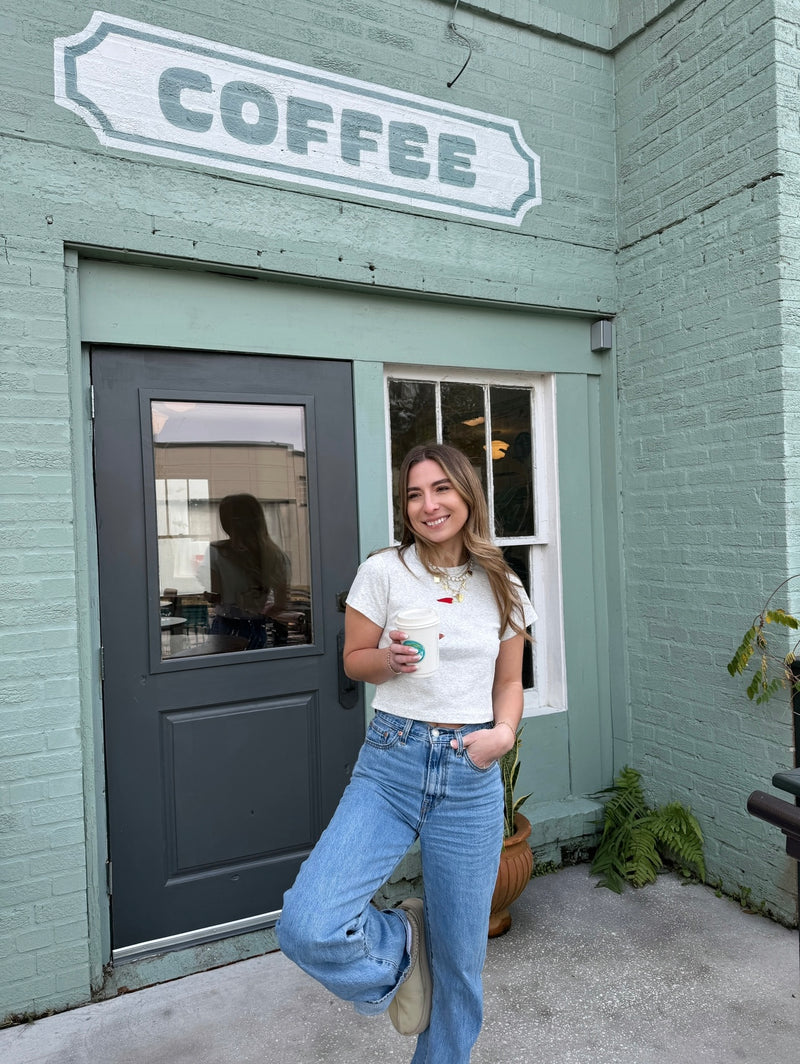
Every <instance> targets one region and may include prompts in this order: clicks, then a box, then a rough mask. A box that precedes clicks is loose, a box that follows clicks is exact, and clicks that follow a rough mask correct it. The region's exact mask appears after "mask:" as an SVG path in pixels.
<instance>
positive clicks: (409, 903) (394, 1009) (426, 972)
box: [389, 898, 433, 1034]
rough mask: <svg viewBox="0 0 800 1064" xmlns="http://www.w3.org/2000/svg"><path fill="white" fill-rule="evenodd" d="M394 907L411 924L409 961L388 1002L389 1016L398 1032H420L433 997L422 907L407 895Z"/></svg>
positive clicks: (418, 900) (415, 899) (427, 1016)
mask: <svg viewBox="0 0 800 1064" xmlns="http://www.w3.org/2000/svg"><path fill="white" fill-rule="evenodd" d="M398 907H399V908H400V909H402V910H403V911H404V912H405V914H406V916H407V917H408V922H409V924H410V925H411V960H410V962H409V968H408V974H407V975H406V978H405V979H404V980H403V982H402V983H401V984H400V986H399V988H398V990H397V993H396V994H395V995H394V997H393V998H392V1000H391V1002H390V1003H389V1019H390V1020H391V1021H392V1023H393V1024H394V1027H395V1029H396V1030H397V1031H399V1032H400V1034H422V1032H423V1031H424V1030H425V1029H426V1028H427V1026H428V1024H429V1023H430V1022H431V1000H432V998H433V983H432V980H431V969H430V965H429V964H428V950H427V947H426V944H425V907H424V905H423V903H422V901H421V899H420V898H407V899H406V901H403V902H401V903H400V905H399V906H398Z"/></svg>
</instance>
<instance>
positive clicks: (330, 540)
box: [92, 348, 363, 949]
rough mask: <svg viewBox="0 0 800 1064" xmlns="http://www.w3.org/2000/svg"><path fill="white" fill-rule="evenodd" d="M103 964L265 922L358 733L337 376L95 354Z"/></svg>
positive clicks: (343, 373)
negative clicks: (175, 939)
mask: <svg viewBox="0 0 800 1064" xmlns="http://www.w3.org/2000/svg"><path fill="white" fill-rule="evenodd" d="M92 380H93V384H94V389H95V409H96V421H95V478H96V492H97V515H98V545H99V562H100V620H101V632H102V640H103V647H104V691H103V697H104V714H105V738H106V764H107V776H108V803H109V832H110V848H111V858H112V863H113V895H112V917H113V919H112V929H113V945H114V948H115V949H116V948H121V947H127V946H131V945H135V944H138V943H142V942H147V941H152V940H154V939H159V938H164V937H168V936H171V935H175V934H181V933H186V932H194V931H199V930H201V929H203V928H211V927H216V926H218V925H221V924H226V923H229V922H233V921H236V920H241V919H244V918H251V917H258V916H259V915H261V914H271V913H274V912H275V911H276V910H278V909H279V908H280V906H281V899H282V895H283V891H284V890H285V889H286V888H287V887H288V886H289V885H290V883H291V882H292V880H293V878H294V876H295V874H296V872H297V869H298V868H299V865H300V863H301V862H302V860H303V859H304V857H305V856H306V854H307V853H308V851H309V849H310V847H311V846H312V845H313V843H314V841H315V840H316V839H317V838H318V836H319V834H320V833H321V831H322V828H323V827H324V825H325V823H327V820H328V819H329V818H330V816H331V814H332V812H333V810H334V808H335V805H336V802H337V801H338V798H339V796H340V795H341V792H342V790H343V788H344V786H345V785H346V782H347V779H348V777H349V773H350V770H351V768H352V764H353V761H354V758H355V756H356V754H357V750H358V745H359V743H360V740H361V737H362V734H363V713H362V710H361V703H360V697H359V693H354V692H352V691H342V690H341V687H342V684H341V675H340V668H339V663H338V660H337V657H338V655H337V642H338V641H339V637H340V634H341V630H342V628H343V621H344V618H343V615H342V613H341V612H340V610H339V605H338V601H337V594H338V592H340V591H342V590H344V589H346V588H347V587H348V586H349V583H350V581H351V579H352V577H353V575H354V573H355V569H356V566H357V561H358V559H357V546H356V544H357V534H356V527H355V521H356V500H355V472H354V468H355V457H354V447H353V432H352V423H353V417H352V383H351V374H350V367H349V365H348V364H346V363H342V362H325V361H321V360H314V361H312V360H299V359H298V360H295V359H287V358H272V357H262V356H239V355H206V354H199V353H191V352H174V351H169V352H167V351H152V350H134V349H120V348H95V349H94V350H93V351H92Z"/></svg>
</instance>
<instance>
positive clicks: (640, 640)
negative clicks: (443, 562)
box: [617, 0, 796, 920]
mask: <svg viewBox="0 0 800 1064" xmlns="http://www.w3.org/2000/svg"><path fill="white" fill-rule="evenodd" d="M774 14H775V12H774V4H773V3H771V2H768V0H764V2H762V3H753V2H752V0H703V2H698V0H686V2H684V3H680V4H677V5H674V6H672V7H671V8H670V9H669V10H668V11H667V12H666V13H665V14H664V15H663V17H662V18H660V19H659V20H657V21H655V22H654V23H652V24H651V25H650V26H649V27H648V28H646V29H645V30H644V31H643V32H642V33H641V34H640V35H639V36H637V37H636V38H634V39H632V40H631V41H630V42H629V43H628V44H625V45H624V46H623V47H622V48H621V49H620V51H619V52H618V54H617V104H618V113H619V133H618V145H617V151H618V159H619V170H618V174H619V187H618V196H619V239H620V245H621V252H620V258H619V275H618V276H619V283H620V317H619V319H618V335H619V336H620V337H621V345H620V351H619V352H618V357H619V395H620V410H621V418H620V440H621V465H622V493H623V511H624V532H623V536H624V541H623V553H624V558H625V573H626V589H627V594H626V607H627V631H626V638H627V645H628V652H629V682H630V698H631V715H632V720H633V735H634V756H633V761H634V764H636V765H637V766H638V767H639V768H641V769H642V770H643V772H644V775H645V782H646V785H647V789H648V792H649V793H650V795H651V796H652V797H653V798H654V799H656V800H659V801H665V800H668V799H673V798H677V799H680V800H683V801H685V802H687V803H689V804H690V805H691V806H692V808H693V809H694V810H695V812H696V813H697V815H698V817H699V819H700V821H701V825H702V827H703V829H704V831H705V834H706V841H707V856H708V865H709V872H710V875H711V877H712V878H718V879H720V880H721V881H722V882H723V884H724V887H725V889H726V890H730V891H732V892H736V891H738V890H739V889H740V887H742V886H744V885H746V886H748V887H750V888H751V889H752V896H753V898H754V899H756V900H759V901H761V900H765V901H766V902H767V904H768V906H769V907H770V908H771V909H772V910H773V911H774V912H776V913H777V914H779V915H781V916H782V917H783V918H785V919H790V920H791V919H794V917H795V905H796V902H795V893H796V880H795V876H796V871H795V866H794V863H793V862H791V861H789V859H788V858H787V857H786V856H785V854H784V852H783V849H784V848H783V844H782V837H781V836H780V835H779V834H778V833H777V831H776V830H775V829H772V828H769V827H768V826H767V825H765V824H763V823H761V822H760V821H756V820H754V819H753V818H752V817H750V816H749V815H748V814H747V813H746V811H745V800H746V798H747V795H748V794H749V793H750V791H751V790H754V789H756V788H768V787H769V783H770V780H771V777H772V774H773V772H775V771H776V770H777V769H780V768H786V767H789V766H790V765H791V764H792V757H793V753H792V749H791V746H792V742H791V733H790V726H789V720H790V715H789V707H788V701H787V700H786V699H778V700H776V701H775V702H773V703H770V704H769V705H768V706H765V707H756V706H754V705H753V704H752V703H750V702H748V700H747V698H746V697H745V695H744V692H743V689H742V685H741V684H740V683H735V682H734V681H732V680H731V679H730V678H729V677H728V674H727V671H726V670H725V668H724V666H725V663H726V662H727V660H728V659H729V657H730V655H731V652H732V650H733V648H734V647H735V646H736V645H737V644H738V641H739V639H740V637H741V635H742V634H743V632H744V629H745V628H746V627H747V626H748V624H749V623H750V619H751V618H752V617H753V615H754V614H755V613H756V612H757V611H758V609H759V608H760V605H761V603H762V601H763V599H764V598H765V597H766V594H767V593H768V592H769V591H770V590H771V589H772V588H773V587H774V586H775V584H777V583H778V582H779V581H780V580H781V579H782V578H783V577H784V576H785V575H786V574H787V566H788V564H789V553H790V552H789V546H790V541H789V532H788V529H787V516H788V509H787V504H788V500H789V492H790V490H791V487H792V480H793V479H794V480H795V481H796V468H795V469H794V470H792V469H791V467H790V465H789V464H788V463H787V462H786V461H785V460H784V453H783V448H784V435H783V434H784V426H785V422H786V417H787V405H788V404H790V403H792V401H794V404H795V406H796V399H793V394H792V393H791V392H788V391H787V389H786V383H787V382H786V374H785V366H784V365H783V358H784V357H785V355H786V351H785V348H784V347H783V345H784V343H785V340H786V327H787V320H786V316H785V313H784V311H783V309H782V303H781V299H782V291H781V284H780V271H779V250H778V249H779V248H780V246H781V240H782V227H783V225H784V224H789V225H792V224H793V223H792V222H791V220H790V216H789V214H788V213H786V211H785V208H782V203H781V188H782V187H783V183H782V179H779V178H778V177H777V176H776V175H778V174H779V173H780V171H781V170H782V168H783V166H782V161H781V159H780V157H779V152H778V143H779V133H781V132H782V130H783V129H788V128H791V127H790V122H791V123H793V125H794V128H796V111H794V110H793V112H790V111H789V109H788V108H786V109H784V110H782V109H781V108H779V107H778V106H777V100H776V90H775V82H776V77H777V74H778V72H777V70H776V62H775V47H776V46H775V38H776V35H780V34H781V33H783V32H784V29H783V28H782V27H781V23H780V22H778V21H776V19H775V17H774ZM795 84H796V82H795ZM793 106H794V105H793ZM792 115H793V117H792ZM784 218H786V220H787V222H786V223H784V221H783V219H784ZM795 394H796V393H795ZM795 539H796V533H795Z"/></svg>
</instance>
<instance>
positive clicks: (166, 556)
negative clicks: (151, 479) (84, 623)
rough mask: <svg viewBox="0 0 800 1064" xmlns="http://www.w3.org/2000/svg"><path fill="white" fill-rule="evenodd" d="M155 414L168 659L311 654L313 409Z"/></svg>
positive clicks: (179, 406)
mask: <svg viewBox="0 0 800 1064" xmlns="http://www.w3.org/2000/svg"><path fill="white" fill-rule="evenodd" d="M151 413H152V426H153V457H154V466H155V485H154V486H155V499H156V521H157V534H158V582H159V597H160V601H159V604H158V609H159V614H160V617H159V621H160V627H161V654H162V658H163V659H168V658H174V657H187V656H194V655H198V654H219V653H232V652H237V651H245V650H261V649H263V648H265V647H275V646H287V645H294V644H303V643H309V642H311V639H312V632H311V560H310V559H311V555H310V546H309V520H308V500H307V470H306V444H305V411H304V408H303V407H302V406H288V405H286V406H281V405H269V404H259V405H256V404H247V403H191V402H168V401H162V400H159V401H155V402H153V403H152V404H151Z"/></svg>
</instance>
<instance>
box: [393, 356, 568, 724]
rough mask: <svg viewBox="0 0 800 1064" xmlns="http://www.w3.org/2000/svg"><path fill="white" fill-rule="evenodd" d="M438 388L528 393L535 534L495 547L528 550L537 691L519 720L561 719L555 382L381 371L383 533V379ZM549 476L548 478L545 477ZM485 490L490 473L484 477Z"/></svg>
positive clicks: (510, 375) (463, 372) (441, 371)
mask: <svg viewBox="0 0 800 1064" xmlns="http://www.w3.org/2000/svg"><path fill="white" fill-rule="evenodd" d="M390 378H391V379H392V380H415V381H431V382H439V383H440V384H441V383H449V382H459V383H465V384H480V385H486V384H488V385H491V386H499V387H503V386H511V387H517V388H530V389H531V391H532V400H533V403H532V415H533V430H534V467H533V477H534V493H535V498H536V503H537V511H536V513H537V518H536V526H537V527H536V534H535V535H534V536H524V537H501V538H499V539H498V540H497V543H498V545H499V546H513V545H514V544H521V545H527V546H529V547H531V548H538V549H532V550H531V566H530V573H531V593H532V597H533V602H534V605H535V608H536V612H537V614H538V620H537V622H536V625H535V627H534V636H535V643H534V650H533V654H534V675H535V676H536V682H537V686H536V687H535V688H534V689H531V690H528V691H526V692H525V705H524V709H523V717H532V716H542V715H545V714H550V713H561V712H564V711H566V708H567V684H566V666H565V647H564V623H563V607H562V587H561V525H560V519H559V512H560V511H559V495H558V446H557V436H556V381H555V375H554V374H537V373H522V372H513V371H506V372H497V371H480V370H470V369H458V368H454V367H453V368H450V367H443V366H441V367H440V366H436V367H431V366H409V365H402V366H395V365H387V366H385V367H384V411H385V417H384V428H385V433H386V477H387V484H388V485H389V491H388V512H387V515H386V520H387V528H388V529H389V530H390V535H391V529H392V528H393V526H394V522H393V517H394V515H393V513H392V468H391V463H392V457H391V456H392V447H391V430H390V421H389V379H390ZM436 428H437V433H438V434H439V436H441V410H440V409H439V403H438V401H437V409H436ZM548 474H549V475H548ZM489 477H490V484H491V470H490V471H489Z"/></svg>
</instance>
